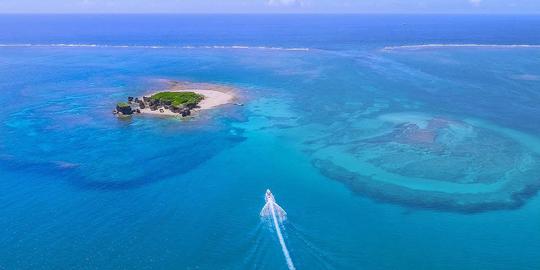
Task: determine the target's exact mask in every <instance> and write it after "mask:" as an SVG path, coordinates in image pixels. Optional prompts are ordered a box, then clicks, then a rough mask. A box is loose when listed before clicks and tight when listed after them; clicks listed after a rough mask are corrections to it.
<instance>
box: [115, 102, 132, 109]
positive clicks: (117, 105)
mask: <svg viewBox="0 0 540 270" xmlns="http://www.w3.org/2000/svg"><path fill="white" fill-rule="evenodd" d="M116 107H118V108H127V107H129V104H127V102H118V103H116Z"/></svg>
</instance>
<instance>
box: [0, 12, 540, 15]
mask: <svg viewBox="0 0 540 270" xmlns="http://www.w3.org/2000/svg"><path fill="white" fill-rule="evenodd" d="M1 15H487V16H489V15H507V16H516V15H530V16H539V15H540V11H539V12H531V13H528V12H513V13H503V12H463V13H458V12H335V13H334V12H146V13H143V12H57V13H53V12H0V16H1Z"/></svg>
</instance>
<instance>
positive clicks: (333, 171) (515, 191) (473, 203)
mask: <svg viewBox="0 0 540 270" xmlns="http://www.w3.org/2000/svg"><path fill="white" fill-rule="evenodd" d="M313 166H315V167H316V168H317V169H319V170H320V172H321V173H322V174H323V175H325V176H326V177H328V178H330V179H334V180H337V181H339V182H341V183H343V184H345V185H346V186H347V187H348V188H349V189H350V190H351V191H353V192H354V193H356V194H358V195H362V196H365V197H368V198H371V199H373V200H376V201H379V202H385V203H393V204H399V205H404V206H408V207H414V208H419V209H431V210H437V211H449V212H459V213H480V212H486V211H493V210H510V209H516V208H519V207H521V206H523V205H524V204H525V202H526V201H527V200H528V199H529V198H531V197H533V196H535V195H536V194H537V193H538V191H539V190H540V179H539V180H536V181H531V182H530V183H528V184H527V185H524V186H521V187H518V186H510V187H508V188H509V189H506V190H504V191H500V192H495V193H487V194H455V193H445V192H436V191H422V190H413V189H409V188H406V187H403V186H399V185H393V184H391V183H385V182H382V181H376V180H373V179H371V178H370V177H366V176H362V175H359V174H356V173H354V172H350V171H348V170H347V169H345V168H343V167H340V166H337V165H335V164H334V163H332V162H331V161H328V160H320V159H315V160H313Z"/></svg>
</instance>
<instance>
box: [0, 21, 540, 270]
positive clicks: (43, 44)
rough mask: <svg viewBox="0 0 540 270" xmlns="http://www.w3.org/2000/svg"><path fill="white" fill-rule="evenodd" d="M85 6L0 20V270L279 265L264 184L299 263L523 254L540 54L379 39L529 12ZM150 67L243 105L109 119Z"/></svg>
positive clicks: (466, 39) (509, 263)
mask: <svg viewBox="0 0 540 270" xmlns="http://www.w3.org/2000/svg"><path fill="white" fill-rule="evenodd" d="M92 19H94V17H91V16H90V17H88V16H82V17H48V16H45V17H28V16H2V17H0V21H3V22H7V23H10V25H18V26H17V27H11V28H8V27H6V26H5V25H7V24H0V25H4V26H3V27H2V26H0V31H1V32H2V33H4V34H5V35H3V36H2V38H0V41H1V43H3V44H4V45H9V46H3V47H0V90H1V91H0V106H1V107H2V110H1V113H0V122H1V124H0V134H1V136H0V176H1V180H2V181H0V188H1V190H2V191H3V192H2V195H0V205H1V206H2V207H0V216H1V217H2V218H1V219H0V228H1V229H0V231H1V233H0V244H1V246H2V247H5V248H3V249H2V251H1V252H0V268H6V269H73V268H84V269H118V268H130V269H131V268H132V269H155V268H159V269H169V268H171V269H253V268H256V269H286V268H287V265H286V263H285V260H284V259H283V255H282V253H281V248H280V245H279V242H278V240H277V238H276V237H275V234H274V232H273V231H272V228H271V227H269V226H268V224H267V222H264V221H262V220H261V219H260V217H259V211H260V209H261V207H262V206H263V205H264V192H265V190H266V189H267V188H271V189H272V191H273V193H274V194H275V196H276V198H277V200H278V203H279V204H280V205H281V206H283V207H284V208H285V209H286V211H287V213H288V220H287V221H286V222H285V223H284V225H283V226H284V228H285V230H284V237H285V241H286V243H287V247H288V248H289V251H290V255H291V257H292V259H293V261H294V264H295V266H296V267H297V269H538V268H539V267H540V261H539V260H538V258H539V256H540V231H539V230H538V228H539V226H540V218H539V216H540V215H539V214H540V212H539V210H538V209H540V208H539V206H540V200H539V198H538V196H537V195H536V194H537V191H538V189H540V125H539V124H538V123H540V107H539V106H538V102H539V101H540V92H539V91H538V89H540V88H539V87H540V68H539V66H538V61H539V60H540V49H538V48H535V47H508V46H502V47H501V46H490V47H485V46H480V47H477V46H468V47H444V46H442V47H441V46H437V47H420V48H417V47H414V48H408V47H405V48H393V49H391V50H389V49H384V48H385V47H387V46H400V45H411V44H428V43H437V44H447V43H461V44H499V45H500V44H529V45H532V44H540V41H538V40H534V38H535V37H536V38H537V37H539V36H540V35H533V34H531V31H532V30H530V29H540V27H533V26H538V25H540V20H538V19H537V18H535V17H533V18H531V17H521V18H516V19H511V20H510V19H508V18H507V17H504V16H502V17H489V16H487V17H482V18H475V17H469V16H462V17H460V16H458V17H441V18H438V19H437V20H436V21H434V23H435V24H437V25H439V26H440V27H439V28H433V27H431V26H430V25H431V23H428V22H430V21H431V22H433V20H434V19H433V18H431V17H422V16H420V17H414V16H413V17H409V16H405V17H403V16H394V17H377V16H375V17H373V16H368V17H345V18H341V19H338V20H333V19H335V18H328V17H325V16H322V17H319V18H317V17H309V19H306V18H303V17H302V18H301V19H302V20H300V19H299V18H297V19H295V18H294V17H289V16H286V17H285V19H284V18H283V17H281V18H280V17H272V16H270V17H264V16H263V17H262V18H258V19H254V18H253V17H249V16H248V17H243V18H242V17H228V16H225V17H219V16H218V17H215V18H206V17H204V18H200V17H195V19H193V17H187V18H186V17H175V16H165V17H133V16H127V17H120V18H114V17H103V18H102V19H101V20H99V22H98V23H97V25H98V26H99V27H98V29H97V30H92V29H91V28H90V27H89V26H88V25H90V24H91V22H93V20H92ZM201 20H202V21H205V22H206V23H205V24H203V25H201ZM145 21H146V22H152V23H149V24H147V25H145V27H143V28H133V29H134V30H132V31H131V32H129V31H127V30H126V29H128V28H129V26H133V25H139V26H140V25H144V23H143V22H145ZM471 21H472V22H475V24H474V27H468V26H469V25H470V23H471ZM21 22H24V23H21ZM66 22H70V25H78V26H80V29H78V30H74V29H75V28H71V27H69V26H68V25H66V24H65V23H66ZM245 22H251V24H244V23H245ZM367 22H369V25H371V29H368V28H366V27H365V26H366V23H367ZM190 23H191V24H190ZM171 25H178V28H179V29H175V28H174V27H171ZM313 25H315V26H319V27H315V28H314V27H309V28H308V26H313ZM321 25H324V26H321ZM404 25H405V26H404ZM501 25H503V26H504V25H512V26H516V27H517V28H514V29H516V30H514V31H513V32H505V31H498V30H497V29H499V27H501ZM523 25H528V27H524V26H523ZM531 25H532V26H531ZM52 26H55V27H52ZM106 26H108V27H109V28H108V29H107V30H104V29H105V28H106ZM195 27H199V28H195ZM278 27H279V29H282V30H283V31H278V30H276V28H278ZM400 27H406V28H407V29H408V30H407V31H408V32H407V33H408V35H401V34H399V35H395V34H396V33H400V32H401V31H398V30H396V29H400ZM192 28H193V29H201V30H200V31H191V32H185V33H182V31H181V30H182V29H192ZM31 29H35V31H34V32H33V31H31ZM51 29H54V30H51ZM152 29H157V30H156V31H150V30H152ZM230 29H232V30H230ZM306 29H309V30H306ZM335 29H338V31H335ZM203 30H204V31H203ZM226 30H230V31H226ZM303 30H305V31H303ZM376 30H377V31H376ZM458 30H459V31H458ZM481 30H483V31H481ZM529 30H530V31H529ZM239 33H243V34H242V35H239ZM299 33H301V36H300V37H299V36H298V35H297V34H299ZM479 33H484V34H479ZM17 44H26V45H23V46H20V45H17ZM29 44H30V45H29ZM32 44H33V45H32ZM36 44H39V45H40V46H35V45H36ZM55 44H56V45H55ZM57 44H72V45H70V46H66V45H61V46H59V45H57ZM84 44H86V45H92V46H81V45H84ZM14 45H16V46H14ZM51 45H53V46H51ZM75 45H76V46H75ZM112 45H114V46H112ZM239 45H240V46H239ZM233 46H234V47H233ZM287 48H293V49H295V50H287ZM298 48H303V49H302V50H297V49H298ZM163 78H170V79H177V80H189V81H195V82H211V83H218V84H225V85H228V86H233V87H236V88H237V89H239V92H240V93H241V95H242V98H243V99H244V101H245V106H243V107H239V106H225V107H223V108H220V109H219V110H214V111H208V112H205V113H203V114H202V115H201V116H200V117H198V118H195V119H191V120H188V121H182V120H178V119H155V118H150V117H133V118H131V119H125V120H120V119H117V118H115V117H114V116H113V115H112V114H111V111H112V109H113V107H114V105H115V103H116V102H117V101H119V100H122V99H124V98H126V97H127V96H134V95H139V94H141V93H144V92H146V91H147V90H148V89H153V88H158V87H160V85H159V83H157V82H156V79H163Z"/></svg>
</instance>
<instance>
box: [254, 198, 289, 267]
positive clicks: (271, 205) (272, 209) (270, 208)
mask: <svg viewBox="0 0 540 270" xmlns="http://www.w3.org/2000/svg"><path fill="white" fill-rule="evenodd" d="M276 212H278V214H276ZM269 214H271V215H272V220H273V222H274V227H275V228H276V234H277V237H278V239H279V244H280V245H281V250H282V251H283V256H285V261H286V262H287V267H288V268H289V270H296V268H295V267H294V263H293V261H292V259H291V255H290V254H289V249H287V245H286V244H285V239H283V234H282V233H281V228H280V226H279V223H280V222H281V221H283V219H284V217H285V215H286V213H285V211H283V209H282V208H281V207H280V206H279V205H278V204H277V203H276V202H275V200H274V196H273V195H272V193H271V192H270V190H267V191H266V204H265V205H264V207H263V210H262V211H261V216H268V215H269ZM278 215H279V221H278Z"/></svg>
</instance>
